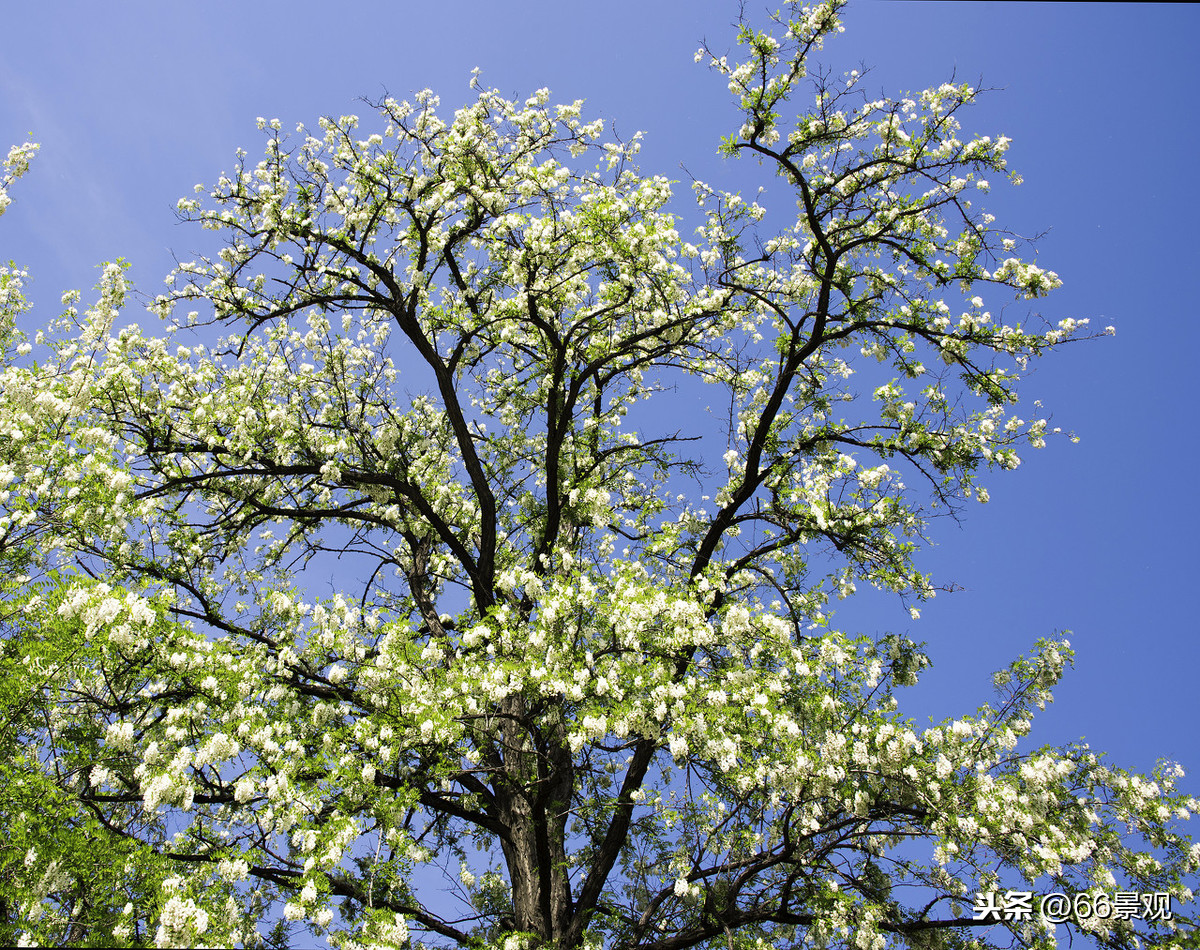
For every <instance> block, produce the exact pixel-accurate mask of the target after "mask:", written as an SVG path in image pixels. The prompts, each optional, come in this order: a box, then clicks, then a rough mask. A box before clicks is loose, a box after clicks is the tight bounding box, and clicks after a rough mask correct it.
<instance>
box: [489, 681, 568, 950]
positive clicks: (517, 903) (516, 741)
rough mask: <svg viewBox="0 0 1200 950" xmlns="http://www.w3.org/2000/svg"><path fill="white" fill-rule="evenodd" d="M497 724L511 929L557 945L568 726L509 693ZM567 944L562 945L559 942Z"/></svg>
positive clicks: (564, 901)
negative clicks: (546, 722)
mask: <svg viewBox="0 0 1200 950" xmlns="http://www.w3.org/2000/svg"><path fill="white" fill-rule="evenodd" d="M504 705H505V706H506V707H507V708H506V710H505V712H506V713H507V718H506V721H505V723H504V725H503V726H502V727H501V730H500V734H501V739H502V743H503V748H502V750H501V751H502V760H503V763H504V768H503V770H502V774H501V775H500V776H499V778H498V782H497V786H498V787H497V788H496V802H497V806H498V810H499V817H500V822H501V824H502V825H503V826H504V827H505V828H506V829H507V831H508V840H507V841H505V842H504V843H503V851H504V860H505V862H506V864H507V866H508V873H509V879H510V881H511V883H512V901H513V918H514V925H515V929H516V930H517V931H519V932H521V933H526V934H533V935H536V936H537V937H538V938H540V940H539V942H538V945H541V946H556V947H557V946H559V941H560V940H561V938H562V937H563V936H564V935H565V934H566V932H567V930H568V929H569V927H570V923H571V911H572V901H571V888H570V882H569V881H568V879H567V860H566V833H567V815H568V810H569V809H570V804H571V792H572V784H573V768H572V762H571V754H570V748H569V746H568V745H567V743H566V730H565V728H564V725H563V723H562V721H561V718H559V719H557V720H556V721H555V722H554V723H553V724H552V725H551V726H550V727H549V728H547V729H542V728H539V727H538V725H536V724H535V723H534V722H533V720H532V718H531V717H529V716H528V714H527V711H526V709H525V701H524V700H523V699H522V698H520V697H510V698H509V700H508V701H506V703H505V704H504ZM563 950H565V948H563Z"/></svg>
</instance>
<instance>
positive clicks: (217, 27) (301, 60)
mask: <svg viewBox="0 0 1200 950" xmlns="http://www.w3.org/2000/svg"><path fill="white" fill-rule="evenodd" d="M432 6H433V5H431V4H426V3H421V4H418V3H406V2H391V3H384V2H371V3H353V4H336V5H335V4H330V3H316V2H311V0H291V2H287V3H284V2H247V0H242V2H238V3H231V2H227V0H219V2H208V3H204V4H199V3H190V4H182V3H170V4H168V3H159V2H145V0H139V2H122V3H119V4H95V3H85V2H70V3H53V4H51V3H45V4H37V5H35V4H20V5H14V6H12V7H10V8H9V9H7V10H6V11H5V14H4V18H3V24H4V31H5V40H4V56H3V57H2V58H0V133H2V135H0V144H3V146H4V147H5V149H7V146H8V145H9V144H12V143H16V142H20V141H24V140H25V138H26V137H27V136H30V135H32V137H33V138H34V140H36V141H39V142H41V143H42V152H41V154H40V155H39V157H38V158H37V160H36V163H35V166H34V168H33V170H32V171H31V173H30V175H29V176H28V177H27V178H26V179H25V180H24V181H22V182H21V183H20V184H19V185H18V186H17V188H16V189H15V191H14V197H15V199H16V200H15V203H14V204H13V206H12V207H11V208H10V210H9V213H8V214H7V215H6V216H5V218H4V221H3V223H2V224H0V259H4V260H7V259H9V258H12V259H15V260H16V261H17V262H18V263H20V264H22V265H23V266H26V267H28V268H29V269H30V271H31V273H32V275H33V278H34V282H33V285H32V290H31V296H32V298H33V299H34V301H35V303H37V304H38V305H39V310H38V311H37V313H38V314H40V316H41V317H42V319H49V318H50V317H51V316H53V315H54V313H55V311H56V307H57V300H58V297H59V295H60V294H61V292H62V291H63V290H64V289H66V288H69V287H82V288H84V289H85V290H86V288H88V287H89V286H90V285H91V284H93V283H94V282H95V280H96V278H97V276H98V271H96V270H95V265H96V264H98V263H99V262H101V261H103V260H108V259H113V258H116V257H118V256H121V257H125V258H127V259H128V260H130V261H131V262H132V263H133V271H132V275H133V278H134V280H135V281H136V282H138V283H139V284H140V285H141V286H143V287H144V288H145V289H147V290H148V291H150V292H155V291H156V290H157V289H158V287H160V286H161V281H162V278H163V276H164V275H165V274H166V273H167V271H168V270H169V269H170V267H171V262H172V259H171V251H172V250H174V251H176V252H177V253H178V254H179V256H180V257H181V258H184V259H186V258H187V257H189V256H190V255H191V251H192V250H193V249H194V247H195V246H196V242H197V241H198V239H199V232H197V231H196V230H195V229H194V228H185V227H182V226H180V225H179V224H177V223H176V221H175V218H174V213H173V208H174V204H175V201H176V200H177V199H178V198H179V197H180V196H182V195H185V194H190V192H191V188H192V186H193V185H194V184H195V183H197V182H211V181H213V180H214V179H215V178H216V177H217V176H218V174H219V173H220V172H221V171H222V170H224V169H227V168H229V167H230V166H231V165H232V156H233V152H234V149H235V148H237V147H238V146H242V147H245V148H246V149H247V151H249V152H250V154H251V156H253V155H255V154H256V152H258V150H259V147H260V136H259V133H258V132H257V131H256V130H255V117H256V116H260V115H261V116H266V117H278V118H280V119H281V120H282V121H283V123H284V126H285V128H287V127H294V125H295V123H296V122H299V121H303V122H305V123H307V124H310V125H315V120H316V118H317V117H318V116H320V115H323V114H327V113H335V114H343V113H347V112H357V113H359V114H361V115H363V116H364V117H365V116H366V115H367V114H368V112H369V109H368V107H366V106H365V105H363V104H361V103H358V102H356V101H355V99H356V97H359V96H367V97H375V96H379V95H381V94H382V93H383V92H384V91H385V90H386V91H387V92H389V93H390V94H392V95H395V96H397V97H405V96H407V95H409V94H410V93H411V92H412V91H413V90H416V89H420V88H423V87H426V86H428V87H431V88H433V89H434V90H435V91H437V92H438V93H439V94H440V95H441V97H442V104H443V107H444V108H445V109H446V110H447V111H452V110H453V109H454V108H456V107H457V106H458V105H461V104H463V103H464V102H466V101H467V100H468V99H469V98H470V97H471V94H470V90H469V89H468V88H467V82H468V79H469V74H470V70H471V69H472V67H475V66H479V67H481V68H482V70H483V77H482V78H483V81H484V82H485V83H487V84H489V85H495V86H497V87H498V88H499V89H500V90H501V91H502V92H505V93H508V94H515V95H520V96H522V97H523V96H525V95H528V94H529V93H530V92H532V91H533V90H534V89H536V88H538V87H541V86H549V87H550V89H551V90H552V93H553V97H554V99H555V100H558V101H570V100H573V99H575V98H579V97H583V98H586V99H587V100H588V105H587V107H586V109H585V114H586V115H589V116H595V115H601V116H605V117H607V118H609V119H610V120H612V121H613V122H614V123H615V124H616V128H617V130H618V131H619V132H620V134H621V135H622V137H628V136H630V135H632V134H633V132H634V131H636V130H639V129H641V130H645V132H646V133H647V134H646V146H645V148H644V150H643V153H642V167H643V169H644V170H645V171H646V172H648V173H659V174H665V175H668V176H669V177H671V178H675V179H680V178H686V176H685V175H684V173H683V172H682V171H681V170H680V163H681V162H682V163H684V164H685V165H686V166H687V169H688V171H689V172H690V173H691V174H693V175H695V176H696V177H698V178H701V179H707V180H711V181H712V182H713V183H714V184H719V185H722V186H725V187H730V188H736V187H739V184H738V183H739V181H743V182H745V181H748V180H750V178H753V179H754V180H755V184H756V185H757V177H756V176H754V175H753V167H752V166H743V165H738V164H737V163H734V162H729V161H724V160H722V159H718V158H717V157H716V155H715V149H716V145H717V140H718V137H719V136H720V135H722V134H725V133H727V132H729V131H732V129H733V128H735V125H734V123H733V117H734V113H733V111H732V109H731V107H730V105H729V101H728V96H727V94H726V92H725V84H724V82H722V81H721V79H720V77H718V76H716V75H715V74H712V73H709V72H707V71H706V70H705V69H703V68H702V67H700V66H697V65H695V64H694V63H693V61H692V54H693V53H694V52H695V50H696V48H697V45H698V43H699V41H700V40H701V39H702V38H707V39H708V41H709V42H710V44H712V45H713V47H714V48H716V47H724V46H729V45H732V32H731V31H730V29H729V23H730V21H731V20H732V18H733V16H734V14H735V12H736V6H737V4H736V2H733V0H720V2H717V0H699V2H697V0H692V2H681V0H638V2H630V0H609V2H606V3H603V4H600V3H562V2H550V0H535V2H519V3H509V4H501V3H495V2H479V0H471V2H447V3H445V4H443V5H441V7H440V8H439V9H437V10H433V9H431V7H432ZM757 6H759V4H758V3H755V2H754V0H750V2H748V3H747V8H748V9H749V10H753V9H754V8H756V7H757ZM846 27H847V28H846V32H845V34H844V35H843V36H842V37H840V38H839V39H838V40H837V41H835V42H833V43H831V44H829V46H828V47H827V50H826V54H827V59H828V61H829V62H830V63H831V64H832V65H834V66H835V67H836V68H837V69H839V70H840V69H850V68H857V67H859V64H860V62H861V63H865V64H866V65H868V66H871V67H873V69H874V72H873V74H872V80H873V82H874V85H875V86H876V87H878V88H881V89H883V90H886V91H888V92H890V93H898V92H900V91H901V90H905V89H919V88H922V87H924V86H926V85H930V84H937V83H940V82H942V81H944V80H945V79H947V78H949V76H950V74H951V73H952V72H954V73H956V75H957V77H958V79H959V80H961V81H969V82H972V83H976V82H977V81H979V80H982V82H981V84H982V85H983V86H989V87H997V88H998V91H997V92H995V93H993V94H992V95H990V96H989V97H988V98H987V99H986V101H985V102H984V103H982V104H981V105H980V106H978V107H977V108H976V109H974V110H973V111H972V112H970V113H969V114H968V116H967V119H966V131H968V132H971V131H979V132H984V133H988V134H993V135H995V134H1004V135H1008V136H1011V137H1012V138H1013V140H1014V144H1013V147H1012V149H1011V151H1010V153H1009V157H1010V161H1011V164H1012V166H1013V167H1014V168H1016V169H1017V170H1018V171H1020V172H1021V173H1022V174H1023V175H1024V178H1025V184H1024V185H1023V186H1022V187H1020V188H1018V189H1009V188H1000V187H997V188H996V189H995V190H994V191H993V192H992V194H991V196H990V197H989V200H988V202H987V206H988V208H989V210H991V211H993V212H994V213H995V214H996V215H997V217H998V221H999V223H1000V224H1001V225H1007V226H1008V227H1011V228H1012V229H1014V230H1016V231H1019V232H1022V233H1025V234H1029V235H1032V234H1035V233H1040V232H1042V231H1046V230H1047V229H1049V230H1048V233H1046V235H1045V237H1044V238H1043V240H1042V241H1041V243H1040V245H1039V247H1040V256H1041V263H1043V264H1044V266H1047V267H1049V268H1051V269H1053V270H1055V271H1057V272H1058V273H1059V274H1060V276H1061V277H1062V279H1063V281H1064V285H1065V286H1064V287H1063V289H1062V290H1061V291H1059V292H1057V293H1056V294H1054V295H1052V296H1051V297H1050V298H1048V299H1047V300H1046V301H1044V302H1043V305H1042V307H1041V309H1042V311H1043V312H1044V313H1045V315H1046V316H1047V317H1048V318H1050V319H1052V320H1053V321H1057V320H1059V319H1062V318H1064V317H1075V318H1081V317H1089V318H1091V319H1092V321H1093V323H1094V324H1096V325H1097V326H1099V327H1103V326H1105V325H1108V324H1114V325H1115V326H1116V327H1117V336H1116V337H1115V338H1113V339H1105V340H1101V341H1097V342H1094V343H1091V344H1086V345H1080V346H1076V347H1073V348H1070V349H1069V350H1067V351H1064V352H1061V353H1059V354H1057V355H1055V356H1053V357H1051V358H1050V359H1047V360H1046V361H1044V363H1043V365H1042V366H1041V368H1040V369H1039V370H1038V372H1037V373H1036V374H1035V375H1034V376H1033V377H1032V378H1031V379H1030V380H1029V382H1028V385H1027V389H1026V391H1027V393H1028V394H1029V396H1030V398H1031V399H1032V398H1040V399H1042V400H1043V401H1044V402H1045V404H1046V406H1047V408H1048V409H1049V410H1050V411H1051V412H1052V413H1053V416H1054V421H1053V424H1054V425H1059V426H1062V427H1063V428H1064V429H1068V430H1073V431H1074V432H1075V433H1077V434H1078V435H1079V437H1080V440H1081V441H1080V442H1079V444H1077V445H1072V444H1071V443H1069V442H1068V441H1067V440H1066V439H1065V438H1063V439H1059V440H1056V441H1051V442H1050V444H1049V446H1048V447H1047V448H1046V449H1044V450H1043V451H1041V452H1040V453H1035V454H1033V455H1031V456H1030V457H1029V458H1027V460H1026V462H1025V464H1024V465H1022V467H1021V469H1020V470H1019V471H1018V472H1016V473H1014V474H1010V475H1006V476H1004V477H999V476H998V477H996V478H994V479H993V480H992V482H991V483H990V484H991V495H992V501H991V503H990V504H988V505H987V506H983V507H979V506H976V507H973V508H972V509H970V510H969V511H968V513H967V517H966V519H965V521H964V523H963V525H962V526H961V527H959V526H957V525H955V524H954V523H953V522H948V521H947V522H941V523H937V524H935V525H934V526H933V527H932V529H931V535H932V537H933V539H934V540H935V541H936V542H937V547H936V548H934V549H932V550H931V551H929V552H927V554H926V556H925V558H924V561H923V564H924V565H925V566H926V568H927V569H929V570H931V571H933V572H934V576H935V581H936V582H938V583H942V584H945V585H951V584H953V585H956V586H960V587H962V588H963V590H960V591H957V592H955V593H953V594H949V593H947V594H943V595H941V596H939V597H938V598H937V600H936V601H934V602H933V603H931V604H929V605H928V606H927V607H926V609H925V611H924V614H923V617H922V619H921V620H920V621H918V622H913V621H911V620H910V619H909V618H908V616H907V614H906V613H905V611H904V610H903V609H902V608H901V607H900V606H899V604H897V603H894V602H892V601H889V600H886V599H883V598H878V597H867V598H862V599H861V600H859V601H855V602H851V603H847V604H846V605H844V606H843V607H842V609H841V611H840V613H839V614H838V616H837V618H836V621H837V625H838V626H841V627H843V628H844V629H848V630H852V631H859V630H861V631H862V632H866V633H882V632H885V631H888V630H897V631H902V632H907V633H908V634H909V635H911V636H914V637H916V638H917V639H925V640H928V641H929V643H930V645H931V654H932V656H933V659H934V663H935V666H934V669H933V670H932V671H930V673H929V674H928V675H927V677H926V682H925V684H924V685H923V686H922V687H919V688H918V690H916V691H915V692H914V693H913V697H912V704H911V706H910V707H909V708H910V710H911V712H912V714H913V715H917V716H919V717H921V718H922V719H923V717H924V716H925V715H927V714H930V713H932V714H935V715H937V716H939V717H940V716H942V715H949V714H952V713H960V712H965V711H968V710H970V709H973V708H974V707H975V706H976V705H977V704H978V703H980V702H983V701H984V700H986V699H989V698H990V696H991V694H990V673H991V671H993V670H995V669H997V668H1000V667H1002V666H1004V665H1005V664H1006V663H1007V662H1008V660H1009V659H1011V658H1012V657H1014V656H1015V655H1016V654H1018V653H1020V652H1022V651H1024V650H1027V649H1028V648H1029V647H1030V646H1031V645H1032V643H1033V642H1034V641H1035V640H1036V639H1037V638H1038V637H1041V636H1047V635H1051V634H1053V633H1055V631H1057V630H1061V629H1064V628H1070V629H1071V630H1072V631H1073V635H1072V637H1071V639H1072V643H1073V645H1074V646H1075V647H1076V649H1077V652H1078V658H1077V665H1076V670H1075V671H1074V673H1072V674H1070V675H1069V677H1068V679H1067V680H1066V682H1065V683H1064V684H1063V686H1062V687H1061V688H1060V690H1059V694H1058V695H1059V699H1058V702H1057V703H1056V704H1055V706H1054V707H1052V709H1051V710H1049V711H1048V712H1047V713H1046V714H1045V715H1044V717H1043V719H1042V720H1041V725H1040V727H1039V726H1035V733H1034V735H1035V738H1036V737H1040V738H1041V739H1042V740H1044V741H1047V742H1061V741H1070V740H1073V739H1076V738H1078V737H1080V736H1084V735H1086V736H1087V737H1088V739H1089V740H1090V741H1091V743H1092V746H1093V748H1095V749H1099V750H1107V751H1109V752H1111V753H1112V755H1113V759H1114V761H1116V762H1117V763H1119V764H1123V765H1128V766H1130V767H1135V768H1138V769H1143V770H1144V769H1149V768H1151V767H1152V766H1153V765H1154V762H1155V761H1156V760H1157V759H1158V758H1160V757H1167V758H1170V759H1172V760H1177V761H1179V762H1180V763H1181V764H1183V766H1184V767H1185V768H1187V769H1188V770H1189V778H1188V779H1187V780H1186V782H1185V784H1186V786H1187V787H1189V788H1190V789H1191V790H1192V791H1193V793H1196V792H1200V739H1198V738H1197V736H1196V731H1195V728H1196V723H1197V722H1198V721H1200V716H1198V715H1197V700H1196V699H1195V695H1196V693H1195V691H1194V689H1193V682H1194V680H1195V677H1196V671H1197V667H1198V666H1200V638H1198V637H1197V632H1198V627H1200V623H1198V621H1197V616H1198V611H1197V609H1196V606H1195V604H1194V600H1195V593H1194V592H1195V591H1196V590H1197V587H1198V585H1197V584H1196V583H1195V580H1194V577H1195V575H1196V574H1197V571H1198V569H1200V558H1198V557H1197V553H1196V546H1195V545H1196V539H1197V537H1198V536H1200V517H1198V515H1197V510H1198V509H1197V505H1196V503H1195V501H1194V500H1193V499H1192V498H1191V497H1190V494H1191V492H1192V491H1193V488H1192V483H1191V479H1192V472H1193V470H1194V469H1195V467H1196V464H1197V462H1198V461H1200V449H1198V447H1197V440H1196V436H1197V428H1198V427H1197V424H1196V415H1195V412H1196V410H1195V399H1194V397H1193V379H1194V378H1195V375H1196V374H1195V370H1194V368H1193V364H1194V361H1195V359H1196V354H1197V353H1200V322H1198V321H1197V304H1196V295H1195V286H1196V284H1197V278H1200V271H1198V269H1197V264H1196V257H1197V250H1198V247H1197V244H1198V242H1197V239H1196V237H1195V232H1194V230H1193V227H1194V225H1193V222H1194V221H1195V220H1197V218H1198V215H1197V212H1200V197H1198V195H1200V191H1198V190H1197V188H1196V186H1195V183H1194V177H1195V166H1196V155H1197V154H1198V153H1200V132H1198V131H1197V129H1198V123H1196V122H1195V121H1194V120H1195V117H1196V105H1195V103H1196V98H1197V94H1198V93H1200V60H1197V58H1196V56H1195V52H1194V40H1195V37H1196V36H1197V35H1200V6H1198V5H1189V4H1180V5H1171V4H1136V5H1134V4H1096V5H1091V4H1053V3H1036V4H1035V3H1018V2H1008V3H1000V2H981V3H969V4H968V3H951V2H931V3H915V2H899V0H897V2H883V0H863V2H859V3H857V4H856V5H852V6H851V8H850V10H849V12H848V14H847V16H846ZM364 127H365V126H364ZM748 176H749V177H748ZM748 190H749V191H752V190H753V189H748ZM127 320H128V321H133V320H140V321H141V322H142V323H143V325H144V326H149V325H150V323H149V320H150V318H149V317H148V316H146V317H145V318H144V319H143V315H141V314H138V313H135V312H130V313H129V314H128V315H127ZM902 702H903V697H902ZM903 708H904V707H903V706H902V709H903ZM1193 832H1194V833H1200V828H1195V829H1193Z"/></svg>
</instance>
